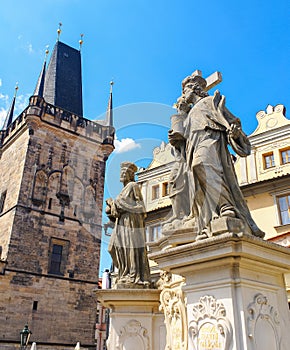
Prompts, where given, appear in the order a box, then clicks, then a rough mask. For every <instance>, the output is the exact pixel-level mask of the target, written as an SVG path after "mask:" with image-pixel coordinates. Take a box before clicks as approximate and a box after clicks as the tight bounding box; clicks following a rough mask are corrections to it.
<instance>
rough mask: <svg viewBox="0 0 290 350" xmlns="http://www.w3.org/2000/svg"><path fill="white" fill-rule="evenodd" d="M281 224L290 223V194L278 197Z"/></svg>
mask: <svg viewBox="0 0 290 350" xmlns="http://www.w3.org/2000/svg"><path fill="white" fill-rule="evenodd" d="M278 205H279V214H280V220H281V225H287V224H290V194H288V195H286V196H281V197H278Z"/></svg>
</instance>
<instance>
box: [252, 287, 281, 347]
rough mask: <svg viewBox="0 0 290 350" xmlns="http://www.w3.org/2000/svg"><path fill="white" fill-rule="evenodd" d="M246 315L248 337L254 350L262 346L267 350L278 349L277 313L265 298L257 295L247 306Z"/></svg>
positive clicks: (278, 326)
mask: <svg viewBox="0 0 290 350" xmlns="http://www.w3.org/2000/svg"><path fill="white" fill-rule="evenodd" d="M248 313H249V316H248V336H249V338H251V339H252V340H253V341H254V342H255V345H256V349H262V348H263V346H264V345H265V346H267V348H268V349H270V348H271V349H273V350H275V349H280V340H281V335H280V322H279V317H278V312H277V311H276V310H275V308H274V307H273V306H271V305H270V304H269V302H268V299H267V297H266V296H265V295H263V294H261V293H259V294H257V295H256V296H255V297H254V301H253V302H252V303H251V304H250V305H249V306H248ZM266 344H267V345H266ZM269 346H270V347H269Z"/></svg>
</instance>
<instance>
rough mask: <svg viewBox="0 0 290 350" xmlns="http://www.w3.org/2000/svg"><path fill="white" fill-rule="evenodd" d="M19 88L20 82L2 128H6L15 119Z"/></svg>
mask: <svg viewBox="0 0 290 350" xmlns="http://www.w3.org/2000/svg"><path fill="white" fill-rule="evenodd" d="M17 90H18V83H16V86H15V93H14V96H13V99H12V102H11V105H10V108H9V110H8V112H7V116H6V119H5V121H4V124H3V127H2V130H6V129H7V128H8V127H9V125H10V124H11V123H12V121H13V114H14V107H15V101H16V95H17Z"/></svg>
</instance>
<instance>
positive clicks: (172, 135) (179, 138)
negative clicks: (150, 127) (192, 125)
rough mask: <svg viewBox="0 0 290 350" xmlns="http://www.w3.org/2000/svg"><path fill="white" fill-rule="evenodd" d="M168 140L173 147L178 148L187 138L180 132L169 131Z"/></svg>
mask: <svg viewBox="0 0 290 350" xmlns="http://www.w3.org/2000/svg"><path fill="white" fill-rule="evenodd" d="M168 140H169V142H170V144H171V145H172V146H174V147H176V146H179V145H180V144H181V143H183V142H184V141H185V138H184V136H183V135H181V134H180V133H179V132H176V131H173V130H169V131H168Z"/></svg>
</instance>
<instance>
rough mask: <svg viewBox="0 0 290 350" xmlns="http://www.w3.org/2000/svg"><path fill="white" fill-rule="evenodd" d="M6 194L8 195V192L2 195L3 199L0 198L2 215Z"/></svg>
mask: <svg viewBox="0 0 290 350" xmlns="http://www.w3.org/2000/svg"><path fill="white" fill-rule="evenodd" d="M6 194H7V191H4V192H3V193H2V194H1V197H0V213H2V212H3V209H4V204H5V199H6Z"/></svg>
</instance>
